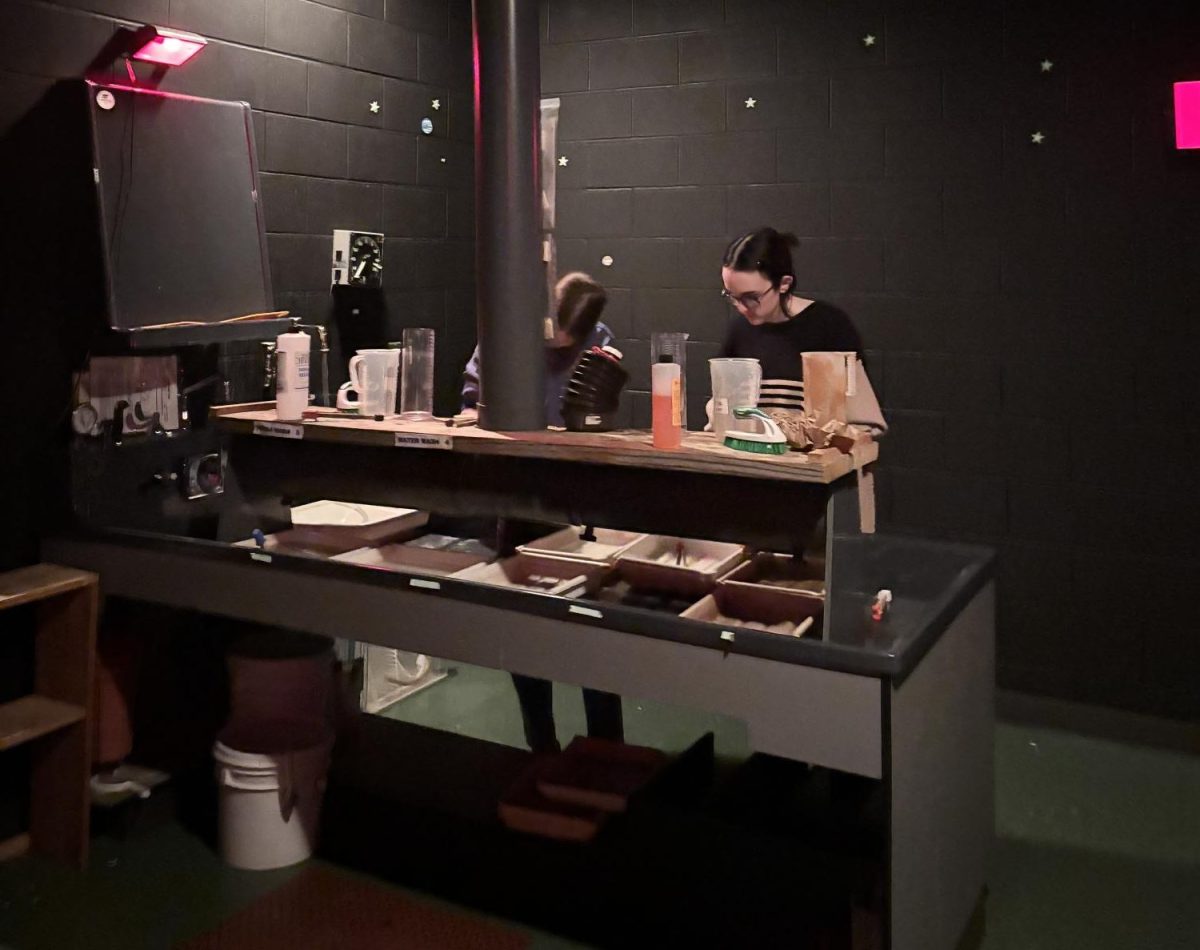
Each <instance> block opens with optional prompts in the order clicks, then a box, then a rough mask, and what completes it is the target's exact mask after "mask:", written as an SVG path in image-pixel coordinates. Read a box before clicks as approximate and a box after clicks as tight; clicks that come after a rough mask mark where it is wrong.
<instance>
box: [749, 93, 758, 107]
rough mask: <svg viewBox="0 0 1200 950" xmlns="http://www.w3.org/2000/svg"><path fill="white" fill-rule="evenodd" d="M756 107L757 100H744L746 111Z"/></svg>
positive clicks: (751, 98)
mask: <svg viewBox="0 0 1200 950" xmlns="http://www.w3.org/2000/svg"><path fill="white" fill-rule="evenodd" d="M756 105H758V100H757V99H755V98H754V97H753V96H751V97H750V98H749V99H747V100H746V108H747V109H753V108H754V107H755V106H756Z"/></svg>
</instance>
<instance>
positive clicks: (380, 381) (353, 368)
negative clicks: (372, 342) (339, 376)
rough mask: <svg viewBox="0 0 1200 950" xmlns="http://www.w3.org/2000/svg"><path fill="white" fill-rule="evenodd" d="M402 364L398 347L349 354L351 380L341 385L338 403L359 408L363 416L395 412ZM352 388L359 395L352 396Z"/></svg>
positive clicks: (385, 414) (340, 405) (338, 405)
mask: <svg viewBox="0 0 1200 950" xmlns="http://www.w3.org/2000/svg"><path fill="white" fill-rule="evenodd" d="M399 368H400V353H399V351H397V350H359V351H358V352H357V353H356V354H355V355H354V356H352V357H350V381H349V382H348V383H342V385H341V387H340V388H339V389H338V397H337V407H338V408H339V409H357V410H358V412H359V413H361V414H362V415H364V416H391V415H395V413H396V374H397V371H398V370H399ZM351 392H355V393H358V398H357V399H351V398H350V395H349V394H350V393H351Z"/></svg>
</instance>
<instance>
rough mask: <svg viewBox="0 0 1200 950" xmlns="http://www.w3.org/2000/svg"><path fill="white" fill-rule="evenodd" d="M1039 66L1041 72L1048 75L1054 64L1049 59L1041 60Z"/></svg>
mask: <svg viewBox="0 0 1200 950" xmlns="http://www.w3.org/2000/svg"><path fill="white" fill-rule="evenodd" d="M1039 65H1040V66H1041V67H1042V72H1044V73H1048V72H1050V70H1052V69H1053V68H1054V62H1053V61H1052V60H1049V59H1043V60H1042V61H1041V63H1039Z"/></svg>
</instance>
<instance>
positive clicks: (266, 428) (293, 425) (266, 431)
mask: <svg viewBox="0 0 1200 950" xmlns="http://www.w3.org/2000/svg"><path fill="white" fill-rule="evenodd" d="M254 434H255V435H269V436H271V437H273V438H276V439H303V438H304V426H303V425H301V424H300V423H298V422H255V423H254Z"/></svg>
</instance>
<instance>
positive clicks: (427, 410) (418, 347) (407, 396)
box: [400, 327, 434, 422]
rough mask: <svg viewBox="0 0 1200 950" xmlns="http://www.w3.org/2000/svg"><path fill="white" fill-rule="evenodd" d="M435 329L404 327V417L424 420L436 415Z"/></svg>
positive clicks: (402, 373) (402, 357) (402, 365)
mask: <svg viewBox="0 0 1200 950" xmlns="http://www.w3.org/2000/svg"><path fill="white" fill-rule="evenodd" d="M433 338H434V334H433V330H431V329H430V328H429V327H409V328H407V329H406V330H405V331H404V336H403V344H404V348H403V350H402V356H401V373H400V418H401V420H403V421H404V422H424V421H425V420H428V419H432V418H433Z"/></svg>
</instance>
